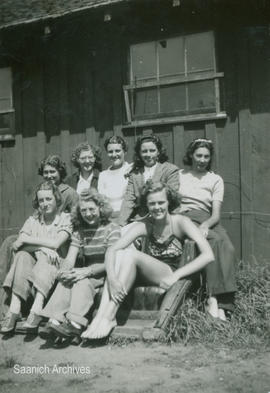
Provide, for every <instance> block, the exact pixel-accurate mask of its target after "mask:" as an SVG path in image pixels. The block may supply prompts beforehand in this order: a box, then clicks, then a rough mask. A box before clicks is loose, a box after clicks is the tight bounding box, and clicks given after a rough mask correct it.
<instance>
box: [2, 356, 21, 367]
mask: <svg viewBox="0 0 270 393" xmlns="http://www.w3.org/2000/svg"><path fill="white" fill-rule="evenodd" d="M17 363H18V361H17V360H16V359H15V358H14V357H13V356H9V355H5V356H4V358H3V360H1V363H0V368H13V367H14V365H15V364H17Z"/></svg>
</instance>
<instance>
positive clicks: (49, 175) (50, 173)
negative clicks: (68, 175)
mask: <svg viewBox="0 0 270 393" xmlns="http://www.w3.org/2000/svg"><path fill="white" fill-rule="evenodd" d="M43 179H44V180H46V181H48V180H51V181H52V182H53V183H54V184H55V185H57V186H58V185H59V184H60V183H61V177H60V173H59V172H58V170H57V169H56V168H55V167H54V166H51V165H48V164H47V165H45V166H44V168H43Z"/></svg>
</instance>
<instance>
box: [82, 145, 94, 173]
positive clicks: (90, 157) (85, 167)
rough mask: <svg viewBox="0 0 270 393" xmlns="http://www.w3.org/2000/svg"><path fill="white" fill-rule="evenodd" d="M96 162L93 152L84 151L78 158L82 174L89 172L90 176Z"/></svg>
mask: <svg viewBox="0 0 270 393" xmlns="http://www.w3.org/2000/svg"><path fill="white" fill-rule="evenodd" d="M95 160H96V159H95V155H94V153H93V152H92V150H82V151H81V153H80V155H79V158H78V164H79V166H80V170H81V172H83V173H87V172H88V173H89V174H90V173H91V172H92V169H93V166H94V164H95Z"/></svg>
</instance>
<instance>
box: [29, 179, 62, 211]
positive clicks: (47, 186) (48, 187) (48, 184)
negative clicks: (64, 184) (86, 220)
mask: <svg viewBox="0 0 270 393" xmlns="http://www.w3.org/2000/svg"><path fill="white" fill-rule="evenodd" d="M43 190H45V191H52V193H53V195H54V197H55V200H56V206H57V207H59V206H61V204H62V196H61V193H60V191H59V188H58V187H57V186H56V185H55V184H54V183H53V182H52V181H51V180H48V181H44V182H42V183H40V184H39V185H38V186H37V188H36V189H35V193H34V198H33V201H32V205H33V208H34V209H36V210H38V208H39V203H38V197H37V193H38V192H39V191H43Z"/></svg>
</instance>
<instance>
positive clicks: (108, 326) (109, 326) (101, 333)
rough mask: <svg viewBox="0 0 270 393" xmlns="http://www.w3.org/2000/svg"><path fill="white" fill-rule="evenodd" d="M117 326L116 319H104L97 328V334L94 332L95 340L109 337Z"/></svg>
mask: <svg viewBox="0 0 270 393" xmlns="http://www.w3.org/2000/svg"><path fill="white" fill-rule="evenodd" d="M116 325H117V322H116V319H113V320H110V319H107V318H102V319H101V321H100V323H99V324H98V326H97V329H96V331H95V332H93V334H92V337H91V338H93V339H99V338H104V337H107V336H109V334H110V333H111V331H112V330H113V328H115V326H116Z"/></svg>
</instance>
